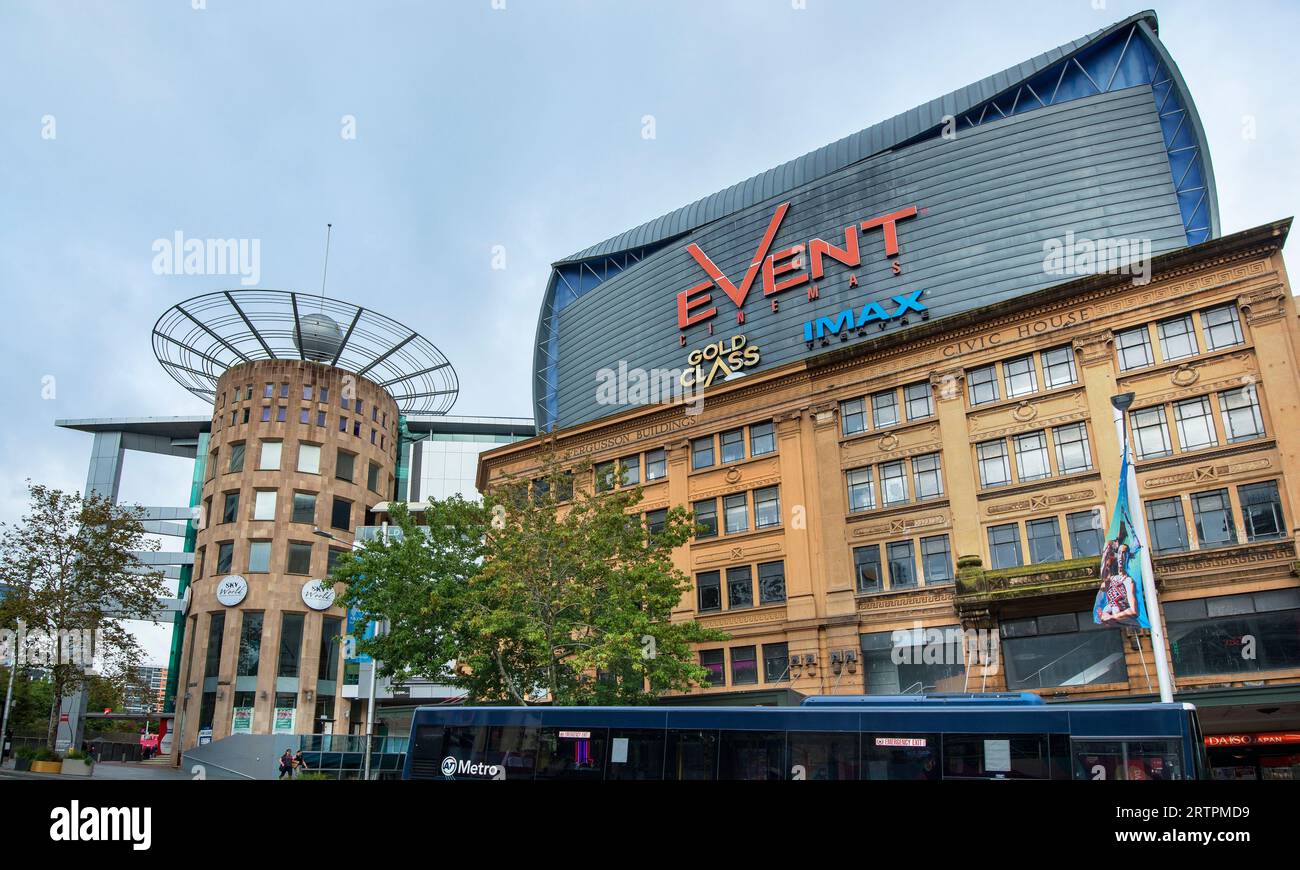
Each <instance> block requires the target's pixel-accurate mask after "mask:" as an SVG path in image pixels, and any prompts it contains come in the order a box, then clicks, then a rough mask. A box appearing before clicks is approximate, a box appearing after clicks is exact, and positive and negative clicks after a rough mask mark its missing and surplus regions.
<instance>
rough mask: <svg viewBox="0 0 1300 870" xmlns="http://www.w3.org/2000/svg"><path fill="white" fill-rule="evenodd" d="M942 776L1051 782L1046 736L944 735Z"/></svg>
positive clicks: (1049, 757)
mask: <svg viewBox="0 0 1300 870" xmlns="http://www.w3.org/2000/svg"><path fill="white" fill-rule="evenodd" d="M1111 634H1113V635H1118V634H1119V632H1111ZM943 775H944V777H946V778H952V779H1051V778H1052V765H1051V755H1050V753H1049V752H1048V746H1047V735H1045V734H945V735H944V736H943Z"/></svg>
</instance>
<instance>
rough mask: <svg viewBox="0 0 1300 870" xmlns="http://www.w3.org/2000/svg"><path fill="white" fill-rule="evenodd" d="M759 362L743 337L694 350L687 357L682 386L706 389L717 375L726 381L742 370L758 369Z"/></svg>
mask: <svg viewBox="0 0 1300 870" xmlns="http://www.w3.org/2000/svg"><path fill="white" fill-rule="evenodd" d="M758 361H759V351H758V348H757V347H755V346H754V345H752V344H749V343H748V340H747V339H746V338H745V336H743V335H733V336H732V337H731V338H727V339H723V340H721V341H715V342H711V343H709V344H706V345H704V347H697V348H696V349H695V350H693V351H691V352H690V354H689V355H688V356H687V357H686V365H687V368H686V370H685V371H683V372H682V386H683V387H686V388H687V389H691V388H703V387H707V386H710V385H711V384H712V383H713V379H714V378H716V377H717V376H718V375H719V374H721V375H722V377H723V378H724V379H726V378H729V377H731V376H732V375H733V374H735V373H736V372H738V371H741V370H742V369H747V368H750V367H752V366H756V365H758ZM706 369H707V370H708V373H707V374H705V370H706Z"/></svg>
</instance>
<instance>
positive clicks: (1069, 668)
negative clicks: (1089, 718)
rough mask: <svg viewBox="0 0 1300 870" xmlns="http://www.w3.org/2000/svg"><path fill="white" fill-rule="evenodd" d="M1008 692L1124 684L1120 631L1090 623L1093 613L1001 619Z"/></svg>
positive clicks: (1124, 673) (1124, 674) (1122, 647)
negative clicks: (1002, 620)
mask: <svg viewBox="0 0 1300 870" xmlns="http://www.w3.org/2000/svg"><path fill="white" fill-rule="evenodd" d="M1000 629H1001V634H1002V657H1003V659H1004V660H1005V665H1006V673H1007V689H1008V690H1009V691H1012V692H1020V691H1024V690H1026V689H1048V688H1055V687H1057V686H1091V685H1100V684H1103V683H1125V682H1127V681H1128V666H1127V665H1126V664H1125V659H1124V633H1123V632H1121V631H1115V630H1114V629H1113V628H1106V627H1103V626H1100V625H1097V624H1095V623H1094V622H1093V619H1092V613H1091V612H1089V611H1084V612H1083V613H1060V614H1053V615H1050V616H1038V617H1030V618H1027V619H1014V620H1007V621H1004V622H1003V623H1002V624H1001V626H1000Z"/></svg>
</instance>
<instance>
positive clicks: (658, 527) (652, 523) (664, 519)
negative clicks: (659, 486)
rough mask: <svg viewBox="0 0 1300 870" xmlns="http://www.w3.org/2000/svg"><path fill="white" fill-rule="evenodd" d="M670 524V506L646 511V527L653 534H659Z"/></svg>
mask: <svg viewBox="0 0 1300 870" xmlns="http://www.w3.org/2000/svg"><path fill="white" fill-rule="evenodd" d="M667 525H668V508H660V509H659V510H657V511H646V515H645V528H646V531H647V532H649V533H650V534H652V535H657V534H659V533H660V532H662V531H663V530H664V528H665V527H667Z"/></svg>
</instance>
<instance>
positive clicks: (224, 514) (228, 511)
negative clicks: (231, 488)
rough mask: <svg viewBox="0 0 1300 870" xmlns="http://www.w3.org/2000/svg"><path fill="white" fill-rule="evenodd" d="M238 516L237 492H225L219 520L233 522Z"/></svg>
mask: <svg viewBox="0 0 1300 870" xmlns="http://www.w3.org/2000/svg"><path fill="white" fill-rule="evenodd" d="M238 518H239V493H237V492H228V493H226V501H225V504H224V506H223V507H222V509H221V521H222V522H223V523H233V522H234V521H235V520H237V519H238Z"/></svg>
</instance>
